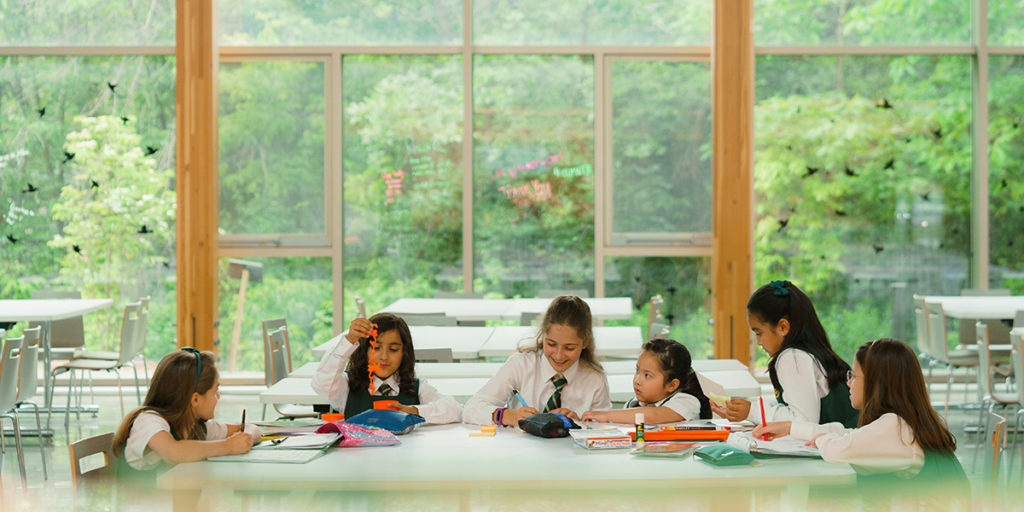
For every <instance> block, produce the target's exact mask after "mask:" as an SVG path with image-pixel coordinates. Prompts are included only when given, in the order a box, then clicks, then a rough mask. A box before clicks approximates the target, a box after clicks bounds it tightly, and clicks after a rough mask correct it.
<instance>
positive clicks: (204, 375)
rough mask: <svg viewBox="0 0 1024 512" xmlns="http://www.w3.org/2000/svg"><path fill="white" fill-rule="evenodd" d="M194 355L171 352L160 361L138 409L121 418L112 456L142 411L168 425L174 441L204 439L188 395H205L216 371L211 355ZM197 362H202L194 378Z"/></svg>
mask: <svg viewBox="0 0 1024 512" xmlns="http://www.w3.org/2000/svg"><path fill="white" fill-rule="evenodd" d="M196 354H197V353H196V352H190V351H185V350H175V351H174V352H171V353H170V354H167V355H166V356H164V358H163V359H161V360H160V363H159V364H157V366H156V370H154V371H153V378H152V379H151V380H150V382H149V391H148V392H146V399H145V400H144V401H143V402H142V405H141V406H139V407H137V408H136V409H135V410H133V411H132V412H130V413H128V415H127V416H125V417H124V420H122V421H121V426H120V427H119V428H118V429H117V434H116V435H114V446H113V449H114V455H116V456H120V454H121V452H122V451H123V450H124V446H125V444H126V443H127V442H128V434H130V433H131V430H132V423H134V422H135V418H136V417H138V415H139V414H141V413H143V412H146V411H153V412H155V413H157V414H159V415H160V416H161V417H163V419H165V420H167V423H168V424H169V425H170V426H171V435H172V436H174V438H175V439H178V440H185V439H192V440H200V441H202V440H205V439H206V420H203V419H200V418H197V417H195V415H194V414H193V413H192V405H191V404H192V393H193V392H194V393H199V394H200V395H203V394H206V392H207V391H209V390H210V388H212V387H213V385H214V383H216V382H217V368H216V366H215V364H216V360H215V358H214V355H213V352H208V351H203V352H198V354H199V357H198V358H197V357H196ZM197 360H198V361H201V363H202V371H201V373H200V374H199V377H198V379H197V378H196V372H197V370H198V366H199V364H197Z"/></svg>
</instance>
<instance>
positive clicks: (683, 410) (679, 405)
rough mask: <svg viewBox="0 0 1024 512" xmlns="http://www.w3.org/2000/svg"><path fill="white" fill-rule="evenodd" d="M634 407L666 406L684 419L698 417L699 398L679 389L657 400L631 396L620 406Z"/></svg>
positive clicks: (625, 407) (697, 418) (696, 418)
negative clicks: (645, 400) (644, 400)
mask: <svg viewBox="0 0 1024 512" xmlns="http://www.w3.org/2000/svg"><path fill="white" fill-rule="evenodd" d="M636 407H668V408H669V409H672V410H673V411H675V412H676V414H678V415H680V416H682V417H683V419H684V420H687V421H689V420H699V419H700V400H698V399H697V397H695V396H693V395H691V394H689V393H683V392H681V391H677V392H675V393H672V394H671V395H669V396H668V397H665V398H663V399H661V400H658V401H657V402H642V401H640V399H638V398H637V397H633V398H631V399H630V400H629V401H628V402H626V405H624V406H623V407H622V408H623V409H633V408H636Z"/></svg>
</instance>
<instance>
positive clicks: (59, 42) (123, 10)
mask: <svg viewBox="0 0 1024 512" xmlns="http://www.w3.org/2000/svg"><path fill="white" fill-rule="evenodd" d="M175 15H176V12H175V0H79V1H75V2H69V1H68V0H30V1H15V2H3V7H2V13H0V45H8V46H89V45H97V46H99V45H119V46H154V45H170V46H173V45H174V35H175V34H174V30H175V25H174V20H175Z"/></svg>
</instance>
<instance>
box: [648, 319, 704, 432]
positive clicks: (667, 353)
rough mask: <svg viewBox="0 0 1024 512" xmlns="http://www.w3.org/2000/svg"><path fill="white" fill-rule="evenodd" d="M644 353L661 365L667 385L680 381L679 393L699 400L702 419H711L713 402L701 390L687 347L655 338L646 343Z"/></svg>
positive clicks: (673, 341)
mask: <svg viewBox="0 0 1024 512" xmlns="http://www.w3.org/2000/svg"><path fill="white" fill-rule="evenodd" d="M643 351H644V352H649V353H650V354H651V355H653V356H654V357H655V358H656V359H657V360H658V363H660V364H661V370H662V371H663V372H664V373H665V382H666V383H668V382H672V379H678V380H679V388H678V389H676V392H677V393H686V394H689V395H693V396H694V397H696V398H697V400H698V401H699V402H700V419H702V420H707V419H711V402H710V401H709V400H708V397H706V396H704V390H702V389H701V388H700V381H698V380H697V372H695V371H693V358H692V357H691V356H690V351H689V350H686V346H685V345H683V344H682V343H679V342H678V341H675V340H669V339H665V338H655V339H653V340H651V341H648V342H647V343H644V346H643ZM686 419H688V420H692V419H695V418H686Z"/></svg>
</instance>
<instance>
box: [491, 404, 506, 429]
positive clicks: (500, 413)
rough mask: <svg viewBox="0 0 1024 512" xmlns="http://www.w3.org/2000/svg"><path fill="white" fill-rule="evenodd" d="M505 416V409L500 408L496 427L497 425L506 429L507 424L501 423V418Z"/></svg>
mask: <svg viewBox="0 0 1024 512" xmlns="http://www.w3.org/2000/svg"><path fill="white" fill-rule="evenodd" d="M504 414H505V408H504V407H499V408H498V420H497V421H495V422H494V424H495V425H497V426H499V427H504V426H505V424H504V423H502V422H501V417H502V416H504Z"/></svg>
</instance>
